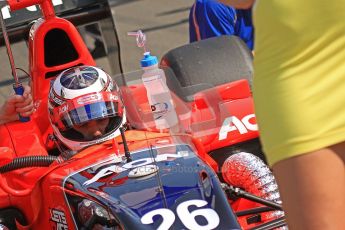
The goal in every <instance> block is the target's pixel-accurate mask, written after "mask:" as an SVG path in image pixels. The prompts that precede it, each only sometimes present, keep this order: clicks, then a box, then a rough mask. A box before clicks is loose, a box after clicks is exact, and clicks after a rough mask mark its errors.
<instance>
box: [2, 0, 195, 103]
mask: <svg viewBox="0 0 345 230" xmlns="http://www.w3.org/2000/svg"><path fill="white" fill-rule="evenodd" d="M110 2H111V5H112V7H111V10H112V13H113V15H114V17H115V22H116V29H117V33H118V37H119V41H120V47H121V49H120V50H121V53H120V55H121V61H122V66H123V70H124V71H125V72H130V71H135V70H137V69H139V68H140V65H139V61H140V59H141V57H142V53H143V51H142V49H139V48H138V47H137V46H136V42H135V38H133V37H129V36H128V35H127V32H130V31H137V30H142V31H143V32H144V33H145V34H146V36H147V48H148V49H149V50H150V51H151V53H152V54H154V55H156V56H158V58H161V57H162V56H163V55H164V54H165V53H166V52H167V51H168V50H170V49H173V48H175V47H178V46H181V45H183V44H186V43H188V39H189V35H188V14H189V9H190V7H191V5H192V4H193V2H194V0H173V1H171V0H110ZM11 47H12V51H13V55H14V59H15V64H16V66H17V67H20V68H22V69H24V70H26V71H27V69H28V51H27V46H26V43H25V42H18V43H13V44H11ZM96 62H97V65H98V66H101V67H103V68H104V69H105V70H108V69H109V68H110V67H109V65H111V63H109V60H108V59H106V58H105V57H102V58H98V59H96ZM18 75H19V76H25V74H24V73H23V72H20V71H19V72H18ZM12 83H13V80H12V75H11V68H10V65H9V61H8V57H7V54H6V49H5V47H0V104H2V103H3V102H4V100H5V98H6V97H8V95H10V94H12V93H13V89H12Z"/></svg>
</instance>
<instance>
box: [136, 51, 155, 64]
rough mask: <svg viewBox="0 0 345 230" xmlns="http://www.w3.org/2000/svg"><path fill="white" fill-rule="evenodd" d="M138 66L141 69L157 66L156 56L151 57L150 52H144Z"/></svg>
mask: <svg viewBox="0 0 345 230" xmlns="http://www.w3.org/2000/svg"><path fill="white" fill-rule="evenodd" d="M140 64H141V66H142V67H148V66H152V65H156V64H158V59H157V57H156V56H151V55H150V52H145V53H144V57H143V59H141V61H140Z"/></svg>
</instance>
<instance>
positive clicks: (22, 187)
mask: <svg viewBox="0 0 345 230" xmlns="http://www.w3.org/2000/svg"><path fill="white" fill-rule="evenodd" d="M8 3H9V5H10V8H11V10H17V9H21V8H23V7H28V6H31V5H34V4H40V6H41V9H42V12H44V14H43V15H44V19H43V20H42V21H41V22H39V23H36V24H34V26H33V27H32V29H31V30H30V34H29V63H30V66H29V69H30V75H31V76H32V81H31V84H32V89H33V99H34V101H35V103H36V104H37V105H38V107H37V111H36V112H35V113H34V114H33V115H32V117H31V120H30V121H29V122H27V123H20V122H12V123H8V124H5V125H1V126H0V136H1V139H0V146H1V147H0V156H1V157H0V158H1V159H0V162H1V165H4V164H6V163H8V162H10V161H11V160H12V159H14V158H16V157H23V156H31V155H42V156H45V155H48V151H50V150H51V148H53V147H54V146H47V143H48V142H47V137H48V135H49V134H51V133H52V129H51V127H50V124H49V120H48V110H47V98H48V92H49V87H50V81H51V80H53V79H54V73H58V72H60V71H62V70H64V69H67V68H69V67H72V66H76V65H95V61H94V59H93V58H92V56H91V55H90V53H89V51H88V49H87V47H86V45H85V44H84V42H83V40H82V38H81V36H80V34H79V33H78V31H77V30H76V28H75V26H74V25H72V24H71V23H70V22H69V21H67V20H65V19H62V18H58V17H56V16H55V14H54V10H53V6H52V4H51V1H50V0H22V1H21V0H9V1H8ZM54 29H58V30H62V31H64V32H65V33H66V35H68V38H69V40H70V41H71V43H72V44H73V46H74V47H75V50H76V51H77V52H78V58H77V59H75V60H73V61H70V62H67V63H64V64H61V65H57V66H46V64H45V60H46V57H45V50H44V47H45V45H44V44H45V38H46V35H47V34H48V33H49V32H50V31H52V30H54ZM51 76H52V77H51ZM55 76H56V74H55ZM126 91H130V94H126ZM215 91H216V92H217V93H216V94H214V92H215ZM123 92H124V93H123V95H124V101H125V105H128V104H133V105H134V106H137V107H138V106H139V107H140V106H144V105H145V104H147V98H146V97H143V96H142V95H146V91H145V88H144V87H143V86H142V85H138V86H132V87H129V88H126V89H123ZM126 95H131V97H130V98H128V97H126ZM133 95H134V96H133ZM215 95H217V96H215ZM174 97H175V98H174V99H175V100H181V99H179V98H178V97H177V96H174ZM194 98H195V100H194V101H193V102H190V103H188V105H187V106H188V107H189V108H191V111H192V114H191V116H190V117H189V119H186V120H183V121H182V122H183V124H184V125H185V126H186V129H188V130H192V131H191V133H190V134H191V135H190V134H185V135H182V136H183V138H184V139H186V142H188V141H189V142H193V144H194V146H195V147H196V148H197V150H198V152H199V153H200V157H201V158H202V159H204V160H205V161H206V162H207V163H208V164H209V165H210V166H211V167H212V168H213V169H214V170H215V171H218V170H219V169H218V165H217V163H216V162H215V161H214V160H213V159H212V158H211V157H210V156H209V155H207V152H210V151H212V150H215V149H219V148H222V147H225V146H229V145H233V144H236V143H240V142H243V141H246V140H250V139H253V138H257V137H258V131H257V127H256V121H255V116H254V109H253V101H252V98H251V92H250V88H249V85H248V82H247V81H246V80H240V81H236V82H232V83H228V84H224V85H221V86H217V87H215V88H213V89H212V90H205V91H202V92H200V93H197V94H196V95H195V97H194ZM133 99H134V100H133ZM220 108H221V111H220ZM144 109H145V108H144ZM176 110H177V113H178V114H179V113H183V109H180V108H176ZM127 113H128V114H131V116H133V117H135V116H139V115H136V114H135V112H134V111H131V106H127ZM230 114H231V116H234V117H236V119H238V120H239V121H241V123H239V124H242V126H241V127H240V126H233V124H232V122H230V123H224V121H225V120H226V119H227V118H228V119H230V118H229V115H230ZM134 119H135V118H134ZM196 124H197V125H199V126H200V125H201V126H204V127H206V128H205V129H203V131H202V132H198V130H193V126H196ZM208 126H209V128H208ZM230 126H231V127H232V128H231V127H230ZM190 127H192V128H191V129H190ZM205 130H208V131H209V132H205ZM126 136H127V139H128V142H129V148H130V150H135V149H137V148H142V147H143V146H145V145H147V140H148V139H149V140H152V141H153V142H159V140H160V139H162V138H165V139H166V140H168V141H172V140H171V139H170V137H169V135H168V134H164V133H163V134H159V133H152V132H146V131H145V130H142V131H128V132H127V133H126ZM122 148H123V147H122V146H120V152H122V153H123V150H122ZM96 150H102V151H96ZM96 152H98V153H99V152H101V154H103V155H108V154H111V152H113V147H112V145H111V143H110V142H106V143H103V144H100V145H97V146H93V147H90V148H88V149H86V150H84V151H83V152H81V153H79V154H77V155H76V156H75V157H74V158H72V159H71V160H69V162H68V164H66V165H65V167H61V165H59V167H60V168H59V170H55V171H54V173H49V172H51V171H52V170H53V169H54V167H49V171H48V168H26V169H20V170H15V171H12V172H9V173H6V174H5V175H6V176H4V175H0V179H1V183H0V184H1V187H2V188H1V189H0V208H6V207H16V208H17V209H19V210H22V211H23V210H25V212H24V213H25V214H26V219H27V222H28V226H25V227H24V226H21V227H20V224H18V227H19V229H36V228H37V229H48V228H51V227H52V226H50V224H53V222H52V221H47V220H51V218H52V213H51V211H52V210H53V209H58V210H61V211H63V212H64V213H66V214H67V213H69V211H68V207H67V206H66V204H65V197H64V196H63V192H62V188H61V181H62V180H63V178H64V177H66V175H68V174H70V173H71V172H73V171H76V170H78V169H81V168H83V167H86V166H87V165H88V164H89V162H97V161H99V159H100V154H94V153H96ZM89 153H92V154H89ZM79 158H84V160H83V161H80V160H79V161H78V160H77V159H79ZM38 181H40V183H37V182H38ZM71 186H72V185H71ZM46 191H49V193H48V194H47V193H46ZM42 194H44V196H43V195H42ZM43 198H44V200H43ZM233 207H234V209H235V211H237V210H240V209H244V208H248V207H253V206H252V204H251V203H246V204H244V205H243V204H241V202H240V201H237V202H236V203H235V204H233ZM65 218H66V221H67V223H72V222H73V220H72V218H71V216H70V215H66V216H65ZM47 223H50V224H48V225H47ZM242 224H243V225H245V224H244V223H242ZM70 226H73V224H71V225H70ZM243 227H245V226H243Z"/></svg>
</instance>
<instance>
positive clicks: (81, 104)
mask: <svg viewBox="0 0 345 230" xmlns="http://www.w3.org/2000/svg"><path fill="white" fill-rule="evenodd" d="M115 116H119V117H122V103H121V101H120V100H119V97H118V94H117V93H116V92H102V93H92V94H87V95H83V96H80V97H77V98H74V99H72V100H69V101H67V102H66V103H64V104H62V105H61V106H59V107H56V108H55V109H54V121H55V124H56V125H57V127H58V128H59V130H60V131H65V130H67V129H70V128H72V127H73V126H75V125H81V124H83V123H86V122H89V121H92V120H97V119H102V118H107V117H115Z"/></svg>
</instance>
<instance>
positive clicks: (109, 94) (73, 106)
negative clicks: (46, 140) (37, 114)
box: [48, 66, 126, 151]
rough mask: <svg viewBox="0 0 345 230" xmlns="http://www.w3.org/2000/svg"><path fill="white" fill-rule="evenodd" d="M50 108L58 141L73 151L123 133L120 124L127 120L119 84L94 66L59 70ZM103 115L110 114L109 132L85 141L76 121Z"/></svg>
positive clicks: (79, 121) (52, 86) (50, 97)
mask: <svg viewBox="0 0 345 230" xmlns="http://www.w3.org/2000/svg"><path fill="white" fill-rule="evenodd" d="M48 110H49V119H50V122H51V124H52V127H53V131H54V135H55V137H56V138H57V139H58V143H62V144H63V145H64V147H65V148H67V149H68V150H71V151H79V150H81V149H83V148H85V147H87V146H90V145H94V144H98V143H101V142H104V141H107V140H109V139H111V138H114V137H116V136H118V135H120V131H119V127H120V126H121V125H123V124H124V123H125V122H126V116H125V111H124V106H123V103H122V100H121V97H120V94H119V89H118V87H117V85H116V84H115V83H114V82H113V81H112V79H111V77H110V76H109V75H108V74H107V73H106V72H104V71H103V70H101V69H99V68H96V67H93V66H78V67H72V68H70V69H67V70H65V71H63V72H62V73H60V74H59V75H58V76H57V77H56V79H55V81H54V82H53V84H52V85H51V88H50V92H49V97H48ZM103 118H109V124H108V126H107V128H106V132H105V134H104V135H102V136H101V137H97V138H96V139H94V140H91V141H86V140H85V139H84V137H83V135H82V134H81V133H79V132H77V131H76V130H75V129H73V126H74V125H80V124H84V123H86V122H89V121H92V120H98V119H103ZM60 147H61V146H60Z"/></svg>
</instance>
